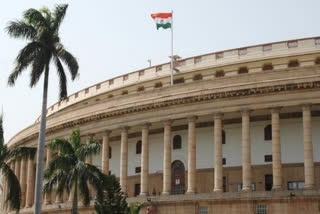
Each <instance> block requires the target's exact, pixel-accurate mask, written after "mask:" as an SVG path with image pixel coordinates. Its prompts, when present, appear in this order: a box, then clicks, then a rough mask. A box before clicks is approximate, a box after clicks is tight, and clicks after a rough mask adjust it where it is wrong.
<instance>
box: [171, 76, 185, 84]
mask: <svg viewBox="0 0 320 214" xmlns="http://www.w3.org/2000/svg"><path fill="white" fill-rule="evenodd" d="M181 83H184V78H183V77H181V78H178V79H175V80H173V84H181Z"/></svg>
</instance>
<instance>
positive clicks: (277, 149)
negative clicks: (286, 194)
mask: <svg viewBox="0 0 320 214" xmlns="http://www.w3.org/2000/svg"><path fill="white" fill-rule="evenodd" d="M279 111H280V108H274V109H271V127H272V174H273V187H272V189H273V190H281V189H282V165H281V144H280V119H279Z"/></svg>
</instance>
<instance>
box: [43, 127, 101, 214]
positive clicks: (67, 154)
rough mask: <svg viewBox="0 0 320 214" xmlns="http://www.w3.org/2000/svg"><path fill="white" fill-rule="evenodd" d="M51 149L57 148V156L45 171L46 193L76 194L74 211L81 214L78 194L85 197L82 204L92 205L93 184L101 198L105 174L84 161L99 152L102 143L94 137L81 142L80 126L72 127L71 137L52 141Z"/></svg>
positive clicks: (74, 196)
mask: <svg viewBox="0 0 320 214" xmlns="http://www.w3.org/2000/svg"><path fill="white" fill-rule="evenodd" d="M50 149H51V150H57V151H58V155H57V156H55V157H54V158H53V159H52V160H51V161H50V163H49V166H48V168H47V169H46V170H45V174H44V178H45V180H46V184H45V185H44V192H45V193H50V192H51V191H52V190H53V189H56V191H57V194H59V195H60V196H61V195H62V193H63V191H65V190H66V191H67V192H68V193H70V192H71V194H73V201H72V211H71V213H73V214H77V213H78V193H79V195H80V196H81V197H82V201H83V204H84V205H85V206H88V205H89V204H90V193H89V186H88V185H90V186H91V187H92V188H94V190H95V191H96V199H97V200H102V198H103V186H104V174H103V173H102V172H101V171H100V169H98V168H97V167H96V166H94V165H91V164H88V163H86V162H85V160H86V158H88V157H90V156H92V155H94V154H97V153H98V152H99V151H100V145H99V143H97V142H94V141H93V140H91V141H90V143H89V144H83V143H81V141H80V131H79V129H76V130H73V131H72V133H71V136H70V139H69V140H65V139H55V140H53V141H51V143H50Z"/></svg>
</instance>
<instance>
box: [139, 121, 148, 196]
mask: <svg viewBox="0 0 320 214" xmlns="http://www.w3.org/2000/svg"><path fill="white" fill-rule="evenodd" d="M149 127H150V124H149V123H145V124H143V126H142V137H141V141H142V151H141V192H140V195H141V196H147V195H149V182H148V177H149Z"/></svg>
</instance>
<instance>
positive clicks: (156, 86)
mask: <svg viewBox="0 0 320 214" xmlns="http://www.w3.org/2000/svg"><path fill="white" fill-rule="evenodd" d="M154 87H155V88H161V87H162V82H157V83H156V84H154Z"/></svg>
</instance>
